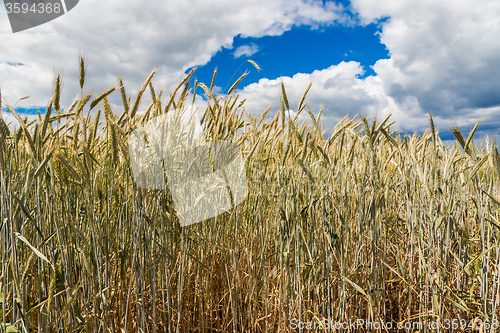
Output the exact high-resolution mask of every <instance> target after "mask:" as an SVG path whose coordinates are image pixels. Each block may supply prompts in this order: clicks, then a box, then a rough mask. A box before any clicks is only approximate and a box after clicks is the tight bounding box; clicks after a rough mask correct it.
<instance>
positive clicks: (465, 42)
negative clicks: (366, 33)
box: [351, 0, 500, 124]
mask: <svg viewBox="0 0 500 333" xmlns="http://www.w3.org/2000/svg"><path fill="white" fill-rule="evenodd" d="M351 3H352V6H353V8H354V9H355V10H356V11H357V12H358V14H359V17H360V18H361V20H362V22H364V23H370V22H374V21H376V20H378V19H380V18H383V17H388V18H389V19H388V20H387V21H386V22H385V23H384V24H383V28H382V33H381V34H380V38H381V42H382V43H383V44H385V45H386V46H387V48H388V49H389V51H390V56H391V57H390V59H382V60H379V61H378V62H377V63H376V64H375V66H374V70H375V72H376V73H377V76H378V77H379V78H380V79H381V81H382V82H383V86H384V92H385V93H386V94H387V95H389V96H391V97H392V98H394V100H395V101H396V103H397V105H398V106H399V107H400V108H401V109H411V108H417V109H419V110H420V113H421V114H422V116H424V115H425V114H426V113H427V111H428V110H430V109H431V110H434V114H435V115H436V116H437V117H438V118H440V119H442V120H443V121H444V120H452V121H454V122H456V123H458V124H460V123H461V124H470V123H471V122H475V121H477V120H478V118H480V117H484V118H485V121H493V119H494V118H493V117H498V113H497V112H496V110H498V107H499V106H500V90H499V89H498V77H499V76H500V40H499V39H498V38H497V36H498V35H499V34H500V24H499V23H500V20H499V17H500V3H499V2H498V1H494V0H484V1H481V2H469V1H458V2H457V1H452V0H443V1H430V0H423V1H417V2H415V1H400V0H398V1H395V0H394V1H393V0H391V1H384V2H377V3H375V2H373V1H370V0H353V1H352V2H351Z"/></svg>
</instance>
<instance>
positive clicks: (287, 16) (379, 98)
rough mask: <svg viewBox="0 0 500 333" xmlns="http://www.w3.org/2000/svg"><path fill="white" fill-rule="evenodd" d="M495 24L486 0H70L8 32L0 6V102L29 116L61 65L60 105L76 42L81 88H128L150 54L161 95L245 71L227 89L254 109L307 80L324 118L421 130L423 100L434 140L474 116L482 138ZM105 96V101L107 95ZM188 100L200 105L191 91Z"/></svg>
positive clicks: (498, 65) (495, 124)
mask: <svg viewBox="0 0 500 333" xmlns="http://www.w3.org/2000/svg"><path fill="white" fill-rule="evenodd" d="M499 35H500V2H498V1H497V0H482V1H481V2H474V3H472V2H467V1H462V0H441V1H439V2H436V1H433V0H422V1H418V2H415V1H410V0H387V1H383V2H380V1H375V0H351V1H319V0H274V1H272V2H269V1H264V0H245V1H243V0H214V1H206V0H190V1H184V2H171V3H170V2H169V3H167V2H165V1H160V0H154V1H153V0H152V1H149V2H147V3H143V2H137V1H132V0H121V1H118V0H109V1H105V2H103V1H99V0H82V1H80V3H79V4H78V5H77V6H76V7H75V8H74V9H73V10H71V11H70V12H68V13H67V14H65V15H63V16H61V17H59V18H57V19H55V20H53V21H51V22H49V23H46V24H44V25H41V26H38V27H35V28H32V29H30V30H27V31H25V32H19V33H16V34H13V33H12V31H11V30H10V26H9V22H8V20H7V14H6V12H5V9H4V8H3V7H1V6H0V88H1V89H2V102H3V103H4V104H10V105H12V106H15V107H17V108H19V110H23V109H26V110H27V113H28V117H35V115H33V114H36V111H35V110H36V109H37V108H39V109H41V110H42V111H43V110H44V109H45V107H46V105H47V103H48V101H49V99H50V96H51V93H52V91H51V90H52V85H53V80H54V75H55V74H56V73H61V74H63V78H64V80H63V82H64V85H63V95H62V98H63V100H62V106H63V108H64V107H67V106H69V105H70V104H71V102H72V100H73V99H74V98H75V96H78V95H79V94H81V93H82V91H80V88H79V86H78V66H77V60H78V55H79V54H81V53H83V54H85V57H86V59H87V63H88V72H87V73H88V74H87V81H86V85H85V88H84V91H83V93H87V92H93V93H94V94H98V93H99V92H101V91H103V90H105V89H107V88H109V87H110V86H113V85H116V84H117V78H118V77H122V78H123V81H124V83H125V85H126V89H127V91H128V92H129V93H130V94H132V95H134V94H135V92H137V90H138V89H139V88H140V86H141V85H142V82H143V81H144V79H145V77H146V76H147V75H148V73H149V72H150V71H151V70H152V69H153V68H155V66H158V72H157V74H156V75H155V78H154V80H153V82H154V84H155V86H156V87H157V89H163V90H164V92H165V93H166V94H168V93H170V92H171V91H172V90H173V89H174V87H175V86H176V85H177V83H178V82H179V81H180V80H181V79H182V78H183V76H184V75H185V73H186V72H187V71H188V70H189V69H190V68H192V67H195V66H196V67H197V68H198V69H197V72H196V73H195V77H196V78H197V79H198V80H199V81H201V82H205V83H207V84H208V83H210V81H211V78H212V74H213V71H214V69H215V68H217V70H218V75H217V80H216V91H219V92H221V91H223V90H224V89H226V90H227V88H228V87H229V86H230V85H231V84H232V83H233V82H234V81H235V80H236V79H237V78H238V77H239V76H240V75H241V74H242V73H243V72H245V70H248V71H249V72H250V73H249V75H248V76H247V77H246V78H245V79H244V80H243V81H242V83H241V84H240V86H239V90H238V91H237V92H238V93H239V94H240V95H241V96H242V97H243V98H246V101H247V102H246V104H245V105H246V106H245V108H246V110H247V111H249V112H250V113H252V114H255V115H258V114H260V113H262V112H263V111H264V110H265V109H266V108H267V107H268V106H271V110H272V111H271V112H270V113H269V115H271V116H272V114H273V112H276V109H277V108H278V107H279V104H280V91H281V89H280V84H281V82H284V84H285V87H286V89H287V94H288V98H289V100H290V104H291V107H292V112H293V107H294V106H295V105H297V103H298V100H299V99H300V96H301V95H302V93H303V91H304V89H305V88H306V87H307V86H308V84H309V83H310V82H312V88H311V90H310V91H309V94H308V98H307V102H308V105H309V107H310V108H311V111H312V112H313V113H317V112H319V110H320V109H323V116H324V121H325V127H326V129H327V130H328V129H331V128H333V126H334V125H335V124H336V123H337V122H338V121H339V120H340V119H342V118H343V117H344V115H346V114H347V115H349V116H351V117H353V116H355V115H363V116H367V117H369V118H371V119H373V118H374V117H375V116H377V117H379V118H382V117H385V116H386V115H388V114H392V117H393V119H394V120H395V121H396V126H397V127H398V128H399V129H400V130H402V131H404V132H407V133H412V132H414V131H418V132H423V131H424V130H425V129H426V128H428V126H429V125H428V124H429V121H428V112H429V110H432V112H433V114H434V120H435V123H436V124H437V126H438V127H439V128H440V129H441V134H442V137H443V138H444V139H449V138H451V133H450V131H449V128H450V127H452V126H459V127H460V128H461V129H463V131H464V132H467V131H468V130H469V129H470V128H472V126H473V125H474V124H475V123H476V122H477V121H479V120H482V124H481V126H480V127H479V130H478V136H484V135H489V136H494V135H496V134H499V126H500V117H499V115H500V90H499V89H498V77H500V40H499V39H498V37H497V36H499ZM248 59H251V60H253V61H255V62H257V63H258V64H259V66H260V67H261V68H262V71H260V72H258V71H256V70H255V69H254V68H253V66H251V65H250V64H249V63H248V62H246V60H248ZM25 96H29V98H28V99H24V100H20V99H21V98H22V97H25ZM111 102H112V103H113V104H114V110H115V112H116V113H119V112H120V97H119V94H116V96H111ZM148 103H149V101H148V100H147V98H146V99H145V100H144V101H143V109H146V108H147V105H148ZM197 106H199V107H203V101H202V99H201V98H198V104H197ZM30 114H31V115H30ZM3 116H4V117H5V118H7V119H8V121H9V122H12V123H13V124H14V125H15V121H14V120H13V119H12V116H10V117H9V115H8V114H7V113H5V112H4V115H3Z"/></svg>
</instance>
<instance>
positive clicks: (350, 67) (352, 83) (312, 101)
mask: <svg viewBox="0 0 500 333" xmlns="http://www.w3.org/2000/svg"><path fill="white" fill-rule="evenodd" d="M360 74H363V69H362V67H361V65H360V64H359V63H358V62H354V61H351V62H341V63H340V64H338V65H333V66H330V67H329V68H326V69H323V70H316V71H314V72H313V73H311V74H303V73H299V74H295V75H294V76H293V77H282V78H279V79H276V80H269V79H261V80H260V81H259V82H258V83H254V84H250V85H248V86H246V87H245V88H244V89H242V91H241V92H240V94H241V95H242V97H243V98H246V100H247V102H246V104H245V105H246V106H245V108H246V109H247V110H248V111H250V112H251V113H253V114H259V113H261V112H262V111H264V110H265V108H266V107H268V106H269V105H270V106H271V107H272V109H273V110H277V109H278V108H280V107H281V105H280V94H281V82H282V81H283V84H284V85H285V90H286V93H287V97H288V101H289V104H290V108H291V109H292V110H294V111H296V110H297V108H298V103H299V100H300V98H301V96H302V95H303V93H304V91H305V90H306V88H307V86H308V85H309V83H310V82H312V86H311V89H310V90H309V93H308V94H307V97H306V102H307V103H308V106H309V107H310V108H311V111H313V113H314V114H317V113H318V112H319V110H320V109H321V108H323V109H324V111H323V117H324V120H325V129H332V127H333V125H335V124H336V123H337V122H338V121H339V120H341V119H342V118H343V117H344V115H346V114H349V115H351V116H354V115H356V114H360V115H363V116H369V117H373V116H378V117H383V116H385V115H387V114H389V113H390V112H392V113H393V115H394V119H397V118H401V117H400V111H399V110H398V109H397V107H396V105H395V103H394V101H393V100H392V98H390V97H389V96H387V95H386V94H385V93H384V91H383V84H382V82H381V81H380V79H379V78H377V77H374V76H370V77H368V78H366V79H359V78H358V77H357V76H358V75H360ZM301 115H303V116H304V118H305V119H307V118H308V117H309V115H308V114H307V113H306V112H304V113H303V114H301Z"/></svg>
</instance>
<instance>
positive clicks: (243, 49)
mask: <svg viewBox="0 0 500 333" xmlns="http://www.w3.org/2000/svg"><path fill="white" fill-rule="evenodd" d="M258 51H259V47H258V46H257V45H255V44H253V43H252V44H248V45H241V46H240V47H238V48H236V50H235V51H234V53H233V55H234V57H235V58H239V57H241V56H246V57H250V56H251V55H252V54H255V53H257V52H258Z"/></svg>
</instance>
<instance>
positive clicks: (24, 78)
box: [0, 0, 347, 106]
mask: <svg viewBox="0 0 500 333" xmlns="http://www.w3.org/2000/svg"><path fill="white" fill-rule="evenodd" d="M0 7H2V6H0ZM0 16H5V17H6V16H7V15H6V13H5V10H4V9H3V7H2V8H0ZM346 19H347V18H346V16H345V15H344V14H342V7H339V6H333V7H332V6H323V4H322V1H317V0H308V1H301V0H276V1H271V2H270V1H264V0H245V1H243V0H239V1H234V0H218V1H210V2H207V1H204V0H193V1H189V2H182V1H176V2H169V3H166V2H163V1H149V2H146V3H145V2H137V1H132V0H120V1H118V0H115V1H98V0H87V1H81V2H80V3H79V4H78V6H77V7H76V8H75V9H74V10H72V11H70V12H68V13H67V14H66V15H64V16H62V17H60V18H58V19H56V20H54V21H51V22H49V23H47V24H44V25H42V26H39V27H37V28H33V29H30V30H27V31H25V32H20V33H17V34H12V33H10V32H9V31H10V27H9V26H8V20H1V21H0V31H1V38H0V50H1V51H0V87H1V88H2V97H3V98H4V99H5V100H6V101H7V102H9V103H11V104H13V103H15V102H16V101H17V100H18V99H19V98H20V97H23V96H25V95H26V94H30V99H28V100H24V101H21V102H20V103H19V104H18V106H33V105H40V106H43V105H46V104H47V99H48V97H49V96H50V93H51V89H52V82H53V77H54V75H55V74H56V73H59V72H62V73H63V74H64V78H65V81H64V90H63V103H62V104H63V105H66V106H67V105H69V103H71V101H72V100H73V98H74V96H75V95H76V94H78V93H80V88H79V87H78V64H77V58H78V54H79V52H84V53H85V54H86V58H87V60H88V64H89V66H88V82H87V83H86V86H87V87H91V88H92V89H95V91H96V92H98V91H101V90H102V89H105V88H107V87H109V86H111V85H114V84H116V82H117V77H118V76H123V77H124V82H125V84H126V86H127V89H128V90H129V91H136V90H137V89H138V88H139V87H140V85H141V84H142V83H141V82H142V81H143V80H144V79H145V77H146V76H147V74H148V73H149V72H150V71H151V70H152V69H153V67H154V66H155V65H158V67H159V68H158V74H157V75H156V76H155V79H154V83H155V84H156V85H159V86H161V87H164V88H166V89H167V91H169V90H170V89H171V88H172V86H173V85H176V84H177V83H178V82H179V81H180V80H181V78H182V77H183V76H184V72H185V70H187V69H188V68H190V67H192V66H196V65H203V64H205V63H207V62H208V61H209V60H210V59H211V57H212V56H213V55H214V54H215V53H216V52H217V51H218V50H220V49H221V48H222V47H226V48H231V47H232V41H233V37H234V36H236V35H239V34H240V35H241V36H243V37H246V36H254V37H259V36H264V35H279V34H281V33H283V32H284V31H286V30H289V29H291V28H292V26H294V25H314V24H331V23H332V22H335V21H345V20H346ZM9 63H22V64H24V66H12V65H11V64H9Z"/></svg>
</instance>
